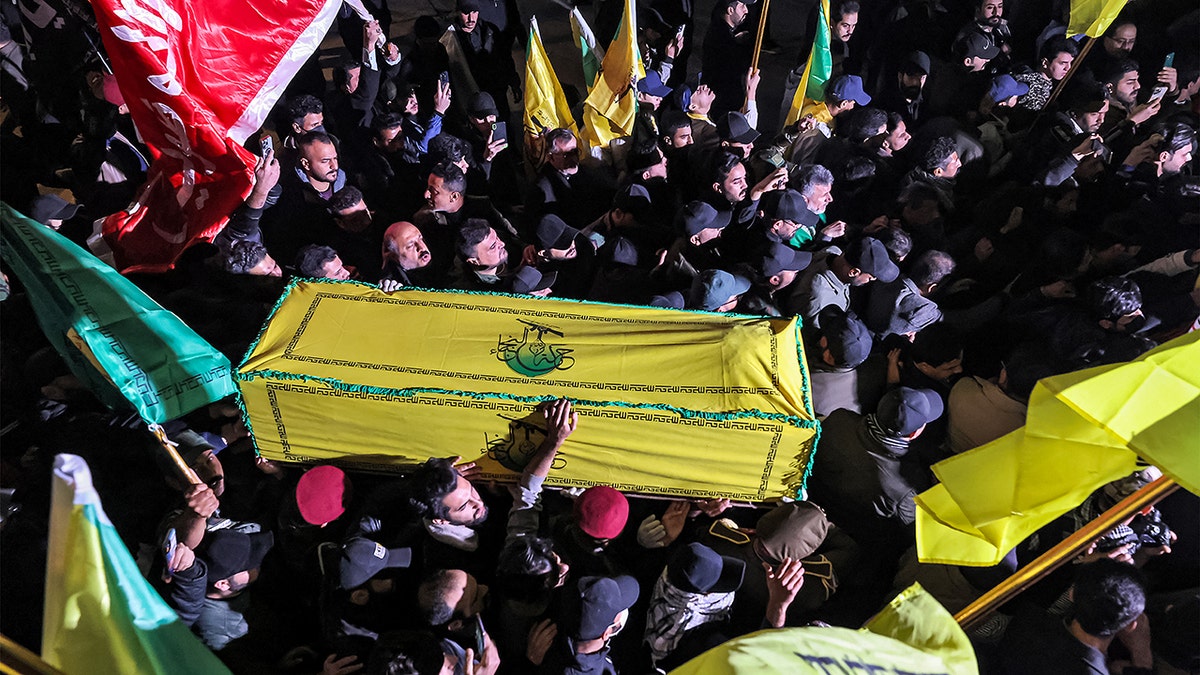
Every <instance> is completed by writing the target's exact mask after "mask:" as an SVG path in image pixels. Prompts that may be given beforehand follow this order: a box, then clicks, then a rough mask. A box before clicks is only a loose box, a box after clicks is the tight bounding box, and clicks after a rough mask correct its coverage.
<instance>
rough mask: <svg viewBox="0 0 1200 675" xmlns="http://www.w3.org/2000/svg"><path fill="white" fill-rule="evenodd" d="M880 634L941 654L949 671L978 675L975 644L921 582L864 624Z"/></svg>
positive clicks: (960, 674) (926, 651) (907, 589)
mask: <svg viewBox="0 0 1200 675" xmlns="http://www.w3.org/2000/svg"><path fill="white" fill-rule="evenodd" d="M863 628H865V629H866V630H869V631H871V632H872V633H875V634H877V635H886V636H887V637H890V638H895V639H897V640H899V641H901V642H903V643H904V644H906V645H908V646H910V647H916V648H917V649H920V650H921V651H923V652H925V653H926V654H930V655H933V656H936V657H937V658H939V659H940V660H941V661H942V663H944V664H945V665H946V671H947V672H948V673H949V675H975V674H976V673H978V672H979V664H978V663H976V661H975V648H974V647H972V646H971V640H970V639H969V638H967V634H966V633H964V632H963V629H962V627H961V626H959V625H958V622H957V621H955V620H954V616H953V615H951V614H950V612H949V611H947V610H946V608H945V607H943V606H942V604H941V603H940V602H938V601H937V599H936V598H934V597H933V596H932V595H930V594H929V593H926V592H925V589H924V588H921V584H913V585H912V586H909V587H908V588H906V589H905V590H904V591H902V592H901V593H900V595H897V596H896V597H895V598H893V599H892V601H891V602H889V603H888V604H887V607H884V608H883V611H881V612H879V613H878V614H876V615H875V616H874V617H872V618H871V620H870V621H868V622H867V624H866V625H865V626H863Z"/></svg>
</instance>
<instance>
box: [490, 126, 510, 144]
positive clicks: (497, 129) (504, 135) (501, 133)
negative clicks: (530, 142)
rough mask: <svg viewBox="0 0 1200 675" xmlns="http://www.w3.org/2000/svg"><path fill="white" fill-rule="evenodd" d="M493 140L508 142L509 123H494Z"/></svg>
mask: <svg viewBox="0 0 1200 675" xmlns="http://www.w3.org/2000/svg"><path fill="white" fill-rule="evenodd" d="M492 140H493V141H507V140H508V123H507V122H493V123H492Z"/></svg>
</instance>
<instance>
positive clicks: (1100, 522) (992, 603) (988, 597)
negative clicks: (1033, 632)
mask: <svg viewBox="0 0 1200 675" xmlns="http://www.w3.org/2000/svg"><path fill="white" fill-rule="evenodd" d="M1178 488H1179V484H1178V483H1176V482H1175V481H1173V480H1171V479H1170V478H1168V477H1167V476H1163V477H1162V478H1159V479H1158V480H1156V481H1154V482H1153V483H1150V484H1149V485H1147V486H1145V487H1143V488H1142V489H1141V490H1138V491H1137V492H1135V493H1133V494H1131V495H1129V496H1128V497H1126V498H1125V499H1122V500H1121V501H1120V502H1118V503H1117V504H1116V505H1115V506H1113V507H1112V508H1111V509H1109V510H1107V511H1105V512H1104V513H1102V514H1100V515H1099V516H1097V517H1096V519H1095V520H1093V521H1092V522H1090V523H1088V524H1087V525H1085V526H1084V527H1083V528H1082V529H1080V530H1078V531H1077V532H1075V533H1074V534H1072V535H1071V536H1069V537H1067V538H1066V539H1064V540H1062V541H1061V542H1059V544H1058V545H1057V546H1055V547H1054V548H1052V549H1050V550H1049V551H1046V552H1045V553H1043V554H1042V555H1040V556H1038V558H1037V560H1034V561H1033V562H1031V563H1029V564H1028V565H1026V566H1025V567H1022V568H1021V569H1019V570H1017V571H1016V572H1015V573H1014V574H1013V575H1012V576H1011V577H1009V578H1007V579H1005V580H1004V581H1002V582H1001V583H1000V584H999V585H998V586H996V587H995V588H993V589H992V590H990V591H988V592H987V593H984V594H983V595H981V596H980V597H979V599H977V600H976V601H975V602H972V603H971V604H970V605H968V606H967V607H966V608H964V609H963V610H962V611H960V612H959V613H958V614H955V615H954V620H955V621H957V622H958V623H959V625H961V626H962V628H963V630H970V629H972V628H974V627H975V626H977V625H979V624H980V623H982V622H983V620H984V619H987V618H988V616H990V615H991V613H992V612H994V611H995V610H996V608H997V607H999V606H1000V605H1002V604H1004V603H1005V602H1008V601H1009V600H1010V599H1012V598H1013V597H1014V596H1016V595H1018V594H1020V593H1021V592H1022V591H1024V590H1025V589H1026V588H1028V587H1029V586H1032V585H1033V584H1034V583H1035V582H1037V581H1038V580H1040V579H1041V578H1042V577H1045V576H1046V575H1047V574H1050V573H1051V572H1053V571H1054V570H1056V569H1058V568H1059V567H1060V566H1062V564H1063V563H1065V562H1067V561H1068V560H1071V559H1073V558H1075V556H1077V555H1079V554H1080V553H1083V552H1084V550H1086V549H1087V547H1088V545H1089V544H1091V543H1092V541H1093V540H1095V539H1096V538H1097V537H1099V536H1100V535H1102V534H1104V533H1105V532H1108V531H1109V530H1111V529H1112V528H1114V527H1116V526H1117V525H1118V524H1120V523H1121V521H1123V520H1125V519H1126V518H1129V517H1131V516H1133V515H1134V514H1136V513H1137V512H1138V511H1141V510H1142V509H1144V508H1146V507H1147V506H1153V505H1154V504H1156V503H1158V501H1159V500H1161V499H1162V498H1163V497H1166V496H1167V495H1169V494H1171V493H1172V492H1174V491H1175V490H1176V489H1178Z"/></svg>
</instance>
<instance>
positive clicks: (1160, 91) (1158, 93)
mask: <svg viewBox="0 0 1200 675" xmlns="http://www.w3.org/2000/svg"><path fill="white" fill-rule="evenodd" d="M1173 65H1175V52H1171V53H1170V54H1167V58H1165V59H1163V68H1170V67H1171V66H1173ZM1166 95H1167V85H1165V84H1159V85H1156V86H1155V87H1154V91H1153V92H1152V93H1151V94H1150V100H1151V101H1157V100H1158V99H1160V98H1162V97H1164V96H1166Z"/></svg>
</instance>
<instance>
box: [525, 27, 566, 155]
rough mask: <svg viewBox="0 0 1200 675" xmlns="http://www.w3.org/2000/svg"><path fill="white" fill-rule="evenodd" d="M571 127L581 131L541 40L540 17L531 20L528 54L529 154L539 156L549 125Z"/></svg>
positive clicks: (526, 80) (526, 93) (527, 109)
mask: <svg viewBox="0 0 1200 675" xmlns="http://www.w3.org/2000/svg"><path fill="white" fill-rule="evenodd" d="M560 127H561V128H564V129H570V130H571V131H573V132H576V134H578V130H577V129H576V128H575V118H574V117H572V116H571V106H569V105H567V97H566V95H565V94H564V93H563V89H562V85H561V84H559V82H558V75H555V74H554V66H553V65H551V64H550V57H549V56H547V55H546V47H545V46H544V45H543V44H542V33H541V31H540V30H538V23H537V17H534V18H532V19H530V20H529V47H528V51H527V55H526V57H525V150H526V152H527V153H528V156H529V157H531V158H534V159H537V158H538V157H539V156H540V155H541V150H540V147H538V144H537V143H536V141H537V139H538V138H540V137H541V135H542V134H543V133H545V132H546V131H547V130H549V129H558V128H560Z"/></svg>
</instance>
